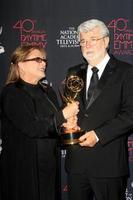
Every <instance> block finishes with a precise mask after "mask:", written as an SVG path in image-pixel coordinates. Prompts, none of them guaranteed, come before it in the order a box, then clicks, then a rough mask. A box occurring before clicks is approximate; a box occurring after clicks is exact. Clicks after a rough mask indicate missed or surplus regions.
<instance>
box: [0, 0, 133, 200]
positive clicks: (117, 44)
mask: <svg viewBox="0 0 133 200" xmlns="http://www.w3.org/2000/svg"><path fill="white" fill-rule="evenodd" d="M132 10H133V1H132V0H117V1H116V0H102V1H99V0H89V1H88V0H82V1H80V0H58V1H55V0H28V1H27V0H23V1H20V0H12V1H7V0H1V1H0V90H1V88H2V87H3V85H4V82H5V79H6V75H7V71H8V67H9V65H10V54H11V53H12V51H13V50H14V49H15V48H16V47H17V46H18V45H20V44H22V45H23V44H35V45H40V46H43V47H45V48H46V49H47V53H48V61H49V62H48V70H47V78H48V80H49V81H50V82H51V83H52V84H53V87H54V88H55V90H56V91H57V92H58V88H59V85H60V84H61V82H62V80H63V79H64V77H65V74H66V71H67V69H68V67H70V66H72V65H76V64H78V63H81V62H82V61H83V60H82V56H81V52H80V48H79V44H78V42H77V32H76V29H77V26H78V25H79V24H80V23H81V22H83V21H85V20H87V19H91V18H97V19H100V20H103V21H104V22H105V23H106V24H107V26H108V28H109V30H110V33H111V44H110V52H111V53H113V54H114V55H115V56H116V57H117V58H119V59H121V60H124V61H127V62H129V63H131V64H133V12H132ZM128 146H129V164H130V178H129V181H128V187H127V191H126V199H127V200H132V199H133V136H132V135H131V136H130V137H129V139H128ZM65 156H66V150H65V148H63V149H62V150H61V200H67V199H68V197H67V177H66V173H65V170H64V160H65Z"/></svg>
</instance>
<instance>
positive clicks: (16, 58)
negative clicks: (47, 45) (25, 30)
mask: <svg viewBox="0 0 133 200" xmlns="http://www.w3.org/2000/svg"><path fill="white" fill-rule="evenodd" d="M33 50H39V51H40V52H42V53H44V54H46V51H45V49H44V48H43V47H40V46H31V45H28V46H19V47H17V48H16V49H15V51H14V52H13V53H12V55H11V65H10V68H9V72H8V75H7V80H6V84H9V83H14V82H16V81H18V80H19V79H20V74H19V70H18V62H23V61H24V60H25V59H26V58H27V56H28V55H29V54H30V53H31V52H32V51H33Z"/></svg>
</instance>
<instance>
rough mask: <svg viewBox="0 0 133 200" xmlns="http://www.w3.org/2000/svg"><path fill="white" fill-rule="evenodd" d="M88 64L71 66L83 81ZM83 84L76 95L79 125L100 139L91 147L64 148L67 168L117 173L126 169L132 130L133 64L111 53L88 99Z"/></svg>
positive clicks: (98, 174)
mask: <svg viewBox="0 0 133 200" xmlns="http://www.w3.org/2000/svg"><path fill="white" fill-rule="evenodd" d="M86 69H87V64H81V65H78V66H74V67H72V68H70V69H69V70H68V74H67V76H69V75H70V74H76V75H78V76H80V77H82V78H83V80H84V83H86ZM85 88H86V87H85V85H84V89H83V90H82V91H81V93H80V95H79V98H78V100H79V102H80V112H79V116H78V118H79V122H78V123H79V126H80V127H81V129H83V130H85V131H90V130H94V131H95V132H96V134H97V136H98V138H99V142H98V143H97V144H96V145H95V146H94V147H81V146H79V145H71V146H69V147H68V148H67V156H66V170H67V171H68V172H70V173H81V172H84V171H86V170H87V173H89V175H90V177H119V176H124V175H127V174H128V173H129V167H128V147H127V137H128V134H129V133H130V132H132V131H133V66H132V65H130V64H127V63H125V62H122V61H119V60H117V59H116V58H114V57H113V56H111V58H110V60H109V62H108V63H107V65H106V67H105V70H104V72H103V74H102V76H101V78H100V80H99V83H98V86H97V88H96V90H95V91H94V93H93V96H92V97H91V100H90V102H86V100H85V90H86V89H85Z"/></svg>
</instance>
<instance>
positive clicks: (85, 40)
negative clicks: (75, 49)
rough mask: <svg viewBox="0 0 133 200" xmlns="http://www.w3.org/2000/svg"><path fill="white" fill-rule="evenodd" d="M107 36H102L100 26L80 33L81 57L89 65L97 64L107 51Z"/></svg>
mask: <svg viewBox="0 0 133 200" xmlns="http://www.w3.org/2000/svg"><path fill="white" fill-rule="evenodd" d="M108 44H109V37H103V36H102V35H101V32H100V28H99V27H96V28H94V29H92V30H91V31H89V32H82V33H80V46H81V51H82V54H83V57H84V58H85V59H86V60H87V62H88V63H89V64H91V65H96V64H99V63H100V62H101V61H102V59H103V58H104V56H105V55H106V53H107V50H106V49H107V47H108Z"/></svg>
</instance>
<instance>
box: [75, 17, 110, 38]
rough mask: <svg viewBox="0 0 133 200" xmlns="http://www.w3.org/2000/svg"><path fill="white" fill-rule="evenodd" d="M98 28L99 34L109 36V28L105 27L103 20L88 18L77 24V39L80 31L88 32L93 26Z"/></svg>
mask: <svg viewBox="0 0 133 200" xmlns="http://www.w3.org/2000/svg"><path fill="white" fill-rule="evenodd" d="M96 27H98V28H100V31H101V36H103V37H104V36H109V29H108V28H107V26H106V25H105V23H104V22H102V21H100V20H98V19H90V20H87V21H85V22H83V23H81V24H80V25H79V26H78V29H77V33H78V41H80V33H81V32H85V33H86V32H89V31H91V30H93V29H94V28H96Z"/></svg>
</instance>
